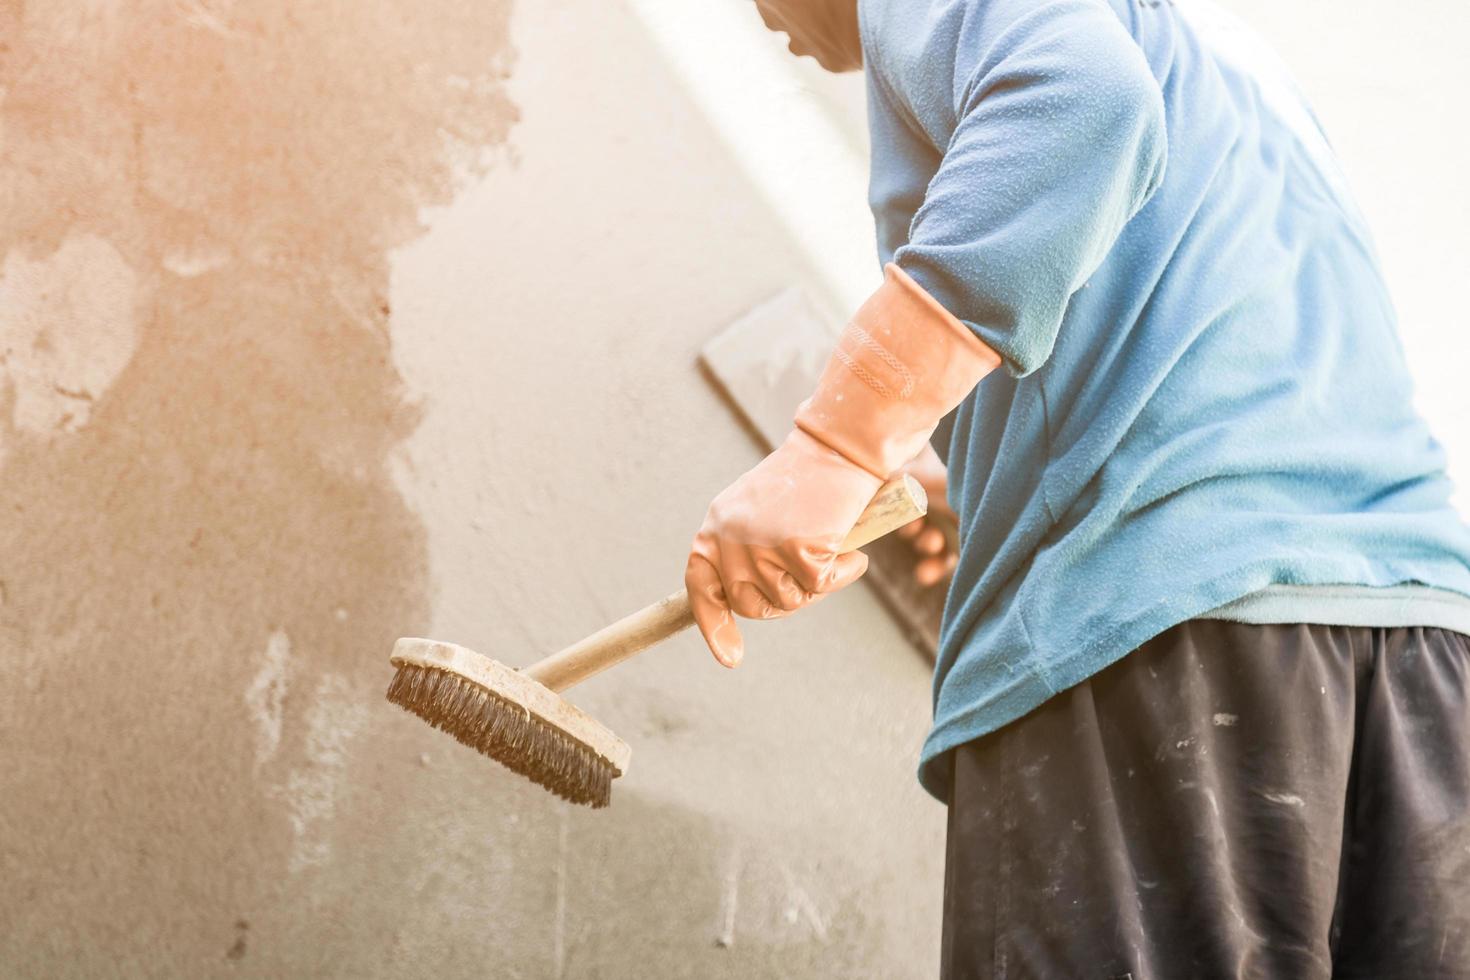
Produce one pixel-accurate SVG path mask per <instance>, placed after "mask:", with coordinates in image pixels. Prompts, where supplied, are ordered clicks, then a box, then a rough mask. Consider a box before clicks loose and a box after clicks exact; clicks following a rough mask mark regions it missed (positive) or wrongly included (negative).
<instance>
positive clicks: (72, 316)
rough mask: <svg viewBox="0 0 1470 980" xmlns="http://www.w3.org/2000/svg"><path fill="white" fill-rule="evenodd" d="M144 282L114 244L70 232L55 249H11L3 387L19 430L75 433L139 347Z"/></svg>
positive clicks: (2, 333)
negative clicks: (30, 252) (38, 253)
mask: <svg viewBox="0 0 1470 980" xmlns="http://www.w3.org/2000/svg"><path fill="white" fill-rule="evenodd" d="M137 293H138V282H137V277H136V276H135V275H134V274H133V270H132V268H131V267H130V266H129V265H128V263H127V261H126V260H125V259H124V258H123V257H122V255H121V254H120V253H119V252H118V250H117V249H116V248H114V247H113V246H112V245H111V243H109V242H107V241H105V240H103V239H102V238H99V237H97V236H96V235H91V234H86V233H77V234H70V235H68V236H67V237H66V238H65V239H64V240H63V241H62V243H61V247H60V248H58V249H56V250H55V251H54V252H52V253H51V254H50V255H44V256H42V257H39V258H36V259H30V258H27V256H26V255H25V254H24V252H23V250H22V249H20V248H14V247H12V248H11V250H10V251H9V252H7V253H6V255H5V261H4V264H3V266H0V391H3V389H4V388H5V387H8V388H9V389H10V393H11V395H12V397H13V399H14V403H13V408H12V419H11V421H12V424H13V425H14V426H15V428H16V429H18V430H20V431H21V432H26V433H31V434H35V435H42V436H46V435H50V434H52V433H56V432H76V431H78V430H79V429H81V428H82V427H83V426H85V425H86V424H87V421H88V420H89V419H90V418H91V415H92V408H93V406H94V405H95V404H96V402H97V401H98V399H100V398H101V397H102V396H103V394H105V393H106V391H107V389H108V388H109V387H111V385H112V382H113V381H114V380H116V378H117V376H118V374H120V373H121V372H122V370H123V368H124V367H126V366H127V363H128V361H129V360H130V359H131V358H132V356H133V350H134V348H135V347H136V346H137V325H136V323H135V322H134V306H135V304H136V302H137Z"/></svg>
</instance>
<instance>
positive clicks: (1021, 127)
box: [860, 0, 1470, 799]
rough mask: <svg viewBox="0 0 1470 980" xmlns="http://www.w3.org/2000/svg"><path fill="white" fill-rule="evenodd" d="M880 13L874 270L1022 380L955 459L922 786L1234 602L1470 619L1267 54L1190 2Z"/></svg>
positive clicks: (1468, 584)
mask: <svg viewBox="0 0 1470 980" xmlns="http://www.w3.org/2000/svg"><path fill="white" fill-rule="evenodd" d="M860 22H861V28H862V34H863V50H864V55H865V58H866V70H867V79H868V90H869V117H870V119H869V121H870V126H871V130H872V142H873V159H872V184H871V195H870V196H871V204H872V208H873V214H874V216H875V218H876V220H877V227H878V237H879V253H880V258H881V259H882V260H883V261H888V260H892V261H895V262H897V263H898V265H899V266H901V267H902V268H903V269H904V270H905V271H906V272H908V273H909V275H911V276H913V278H914V279H915V280H917V281H918V282H919V283H920V284H921V285H922V286H924V287H925V288H926V289H927V290H928V291H929V292H930V293H931V294H933V295H934V296H935V297H936V298H937V299H938V300H939V301H940V302H941V303H943V304H944V306H945V307H946V308H948V309H949V310H950V311H951V312H953V313H954V314H955V315H956V316H957V317H959V318H960V319H961V320H963V321H964V322H965V323H966V324H968V325H969V326H970V327H971V328H972V329H973V330H974V331H975V332H976V333H977V334H978V335H979V336H980V337H981V339H983V340H984V341H985V342H986V343H987V344H989V345H990V346H991V347H993V348H994V349H995V350H996V351H998V352H999V353H1000V354H1001V355H1002V357H1003V358H1004V361H1005V368H1006V370H1005V371H997V372H995V373H994V374H992V375H991V376H990V377H988V378H986V379H985V381H983V382H982V383H981V384H980V386H979V387H978V388H977V389H976V390H975V391H974V392H973V393H972V394H971V395H970V397H969V398H967V399H966V400H965V402H964V403H963V404H962V405H961V406H960V407H959V409H958V410H957V412H956V413H955V415H954V417H953V429H952V434H951V436H950V440H949V445H948V453H947V454H946V455H947V457H948V461H949V470H950V499H951V502H952V504H953V505H954V506H955V509H956V511H957V512H958V514H959V519H960V533H961V540H962V542H963V545H962V549H961V552H962V553H961V555H960V561H959V566H958V568H957V569H956V571H955V575H954V579H953V582H952V584H951V586H950V593H949V602H948V606H947V609H946V615H945V622H944V626H943V629H942V631H941V637H940V650H939V655H938V661H937V665H936V671H935V687H934V696H935V706H934V727H933V729H932V731H931V732H930V735H929V737H928V740H927V741H926V743H925V746H924V750H923V756H922V762H921V765H920V779H921V781H922V782H923V784H924V786H925V787H926V788H927V789H928V790H929V791H930V792H931V793H933V794H934V795H936V796H938V797H939V798H941V799H944V798H945V797H946V796H947V792H948V779H949V767H948V765H946V764H945V755H944V754H945V753H946V751H947V750H949V749H951V748H953V747H955V746H957V745H959V744H961V743H963V742H966V741H968V740H970V739H974V738H976V737H978V736H980V735H983V734H985V733H987V732H989V731H992V730H994V729H996V728H998V727H1000V726H1001V725H1004V724H1006V723H1007V722H1009V721H1011V720H1013V719H1015V718H1018V717H1019V716H1021V715H1023V714H1025V713H1026V712H1028V711H1030V710H1031V709H1033V708H1035V707H1037V706H1038V705H1040V704H1041V703H1042V702H1043V701H1045V700H1046V699H1047V698H1049V697H1051V696H1052V695H1053V694H1055V693H1056V692H1058V691H1062V690H1064V689H1066V688H1068V687H1071V686H1072V685H1074V684H1077V683H1080V682H1081V681H1083V680H1085V679H1087V678H1088V677H1090V676H1091V675H1093V674H1095V673H1096V672H1098V671H1100V670H1102V669H1103V668H1104V667H1106V666H1108V665H1109V664H1111V663H1113V662H1115V661H1117V660H1118V659H1119V658H1121V657H1123V656H1124V655H1125V654H1126V653H1127V652H1128V651H1130V650H1132V649H1134V648H1136V647H1138V646H1139V645H1140V644H1142V643H1143V642H1144V641H1146V640H1147V639H1149V638H1150V637H1152V636H1154V635H1156V634H1158V633H1160V632H1162V631H1163V630H1166V629H1168V628H1169V627H1170V626H1173V625H1175V624H1177V623H1179V622H1182V621H1184V620H1186V619H1190V618H1194V617H1198V616H1201V615H1204V614H1207V613H1209V612H1210V611H1211V610H1215V609H1217V608H1218V607H1221V606H1225V605H1226V604H1231V603H1236V602H1238V601H1240V600H1242V598H1243V597H1248V596H1251V595H1253V594H1260V593H1263V592H1266V591H1269V590H1270V589H1272V588H1273V587H1277V588H1281V589H1286V590H1292V589H1296V590H1301V589H1303V588H1304V587H1326V586H1331V587H1334V589H1335V590H1336V594H1338V595H1341V591H1342V589H1344V588H1349V587H1359V586H1361V587H1373V588H1385V587H1395V586H1406V585H1413V586H1414V587H1415V588H1417V589H1420V590H1423V589H1425V588H1426V587H1427V588H1428V589H1429V590H1431V591H1433V590H1441V591H1439V592H1437V593H1436V594H1438V595H1441V596H1444V595H1451V596H1452V597H1453V603H1451V605H1453V604H1454V603H1461V604H1462V606H1461V611H1462V612H1463V610H1464V608H1465V607H1464V606H1463V603H1464V602H1465V601H1466V600H1465V599H1464V597H1465V596H1470V530H1467V529H1466V527H1465V526H1464V524H1463V523H1462V522H1461V521H1460V520H1459V518H1458V517H1457V515H1456V514H1455V512H1454V511H1453V510H1452V508H1451V506H1450V504H1449V498H1450V492H1451V487H1450V484H1449V481H1448V479H1447V478H1446V476H1445V472H1444V462H1445V461H1444V456H1443V453H1442V451H1441V449H1440V447H1439V446H1438V445H1437V444H1436V442H1435V441H1434V439H1433V438H1432V437H1431V436H1430V433H1429V431H1428V429H1427V427H1426V426H1425V424H1424V422H1423V421H1422V420H1421V419H1420V418H1419V417H1418V416H1417V415H1416V414H1415V412H1414V410H1413V408H1412V404H1411V389H1410V383H1409V376H1408V371H1407V368H1406V365H1405V361H1404V357H1403V353H1402V350H1401V347H1400V344H1399V340H1398V337H1397V335H1396V331H1395V321H1394V312H1393V309H1392V306H1391V304H1390V301H1389V297H1388V294H1387V291H1386V289H1385V287H1384V283H1383V279H1382V276H1381V274H1380V272H1379V269H1378V264H1377V261H1376V259H1375V257H1374V252H1373V245H1372V243H1371V241H1370V238H1369V234H1368V230H1367V228H1366V226H1365V224H1364V221H1363V218H1362V216H1361V215H1360V214H1359V212H1358V210H1357V208H1356V207H1355V205H1354V204H1353V202H1352V198H1351V195H1350V194H1349V192H1348V189H1347V187H1346V185H1345V182H1344V179H1343V175H1342V172H1341V170H1340V168H1339V166H1338V164H1337V162H1336V160H1335V159H1334V157H1333V154H1332V152H1331V150H1330V148H1329V147H1328V144H1327V141H1326V139H1325V138H1324V136H1323V134H1322V132H1321V130H1320V128H1319V127H1318V125H1317V123H1316V121H1315V120H1314V119H1313V117H1312V115H1311V113H1310V111H1309V110H1308V109H1307V107H1306V105H1305V103H1304V101H1303V100H1302V98H1301V96H1300V95H1299V93H1298V92H1297V91H1296V89H1295V87H1294V86H1293V84H1292V83H1291V81H1290V79H1289V77H1288V76H1287V74H1286V72H1285V71H1284V70H1283V69H1282V68H1281V67H1280V65H1279V64H1278V63H1276V62H1275V60H1274V59H1273V58H1272V57H1271V56H1270V55H1269V53H1267V52H1264V51H1263V50H1261V48H1260V45H1259V43H1258V42H1256V41H1254V40H1253V39H1252V38H1251V37H1250V35H1249V34H1248V33H1246V32H1245V31H1244V30H1242V29H1241V28H1240V27H1238V26H1237V25H1236V24H1235V23H1234V22H1233V21H1231V20H1229V19H1228V18H1227V17H1226V16H1225V15H1224V14H1222V13H1221V12H1219V11H1218V10H1217V9H1216V8H1214V7H1213V6H1209V5H1207V4H1205V3H1202V2H1199V0H1174V2H1170V0H861V3H860ZM1310 592H1311V589H1310V588H1307V589H1306V593H1307V594H1308V599H1309V596H1310ZM1281 595H1284V596H1285V598H1284V599H1282V600H1281V601H1284V602H1285V603H1286V606H1287V610H1288V611H1287V613H1286V615H1288V616H1289V615H1291V612H1290V610H1291V608H1292V603H1293V602H1299V601H1307V600H1306V599H1303V598H1302V596H1301V593H1293V592H1290V591H1286V592H1284V593H1281ZM1293 595H1296V596H1297V598H1296V599H1293V598H1292V596H1293ZM1303 618H1305V617H1303ZM1383 625H1391V624H1383ZM1423 625H1434V624H1432V623H1424V624H1423Z"/></svg>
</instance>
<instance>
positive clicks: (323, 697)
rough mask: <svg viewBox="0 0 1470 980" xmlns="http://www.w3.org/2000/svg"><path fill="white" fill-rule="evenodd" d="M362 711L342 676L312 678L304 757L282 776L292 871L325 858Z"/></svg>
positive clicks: (328, 854) (362, 722)
mask: <svg viewBox="0 0 1470 980" xmlns="http://www.w3.org/2000/svg"><path fill="white" fill-rule="evenodd" d="M367 716H368V709H367V705H366V704H364V703H363V701H362V699H361V698H360V697H358V696H356V695H355V694H354V692H353V690H352V688H351V687H350V686H349V684H348V683H347V680H346V679H345V678H343V677H341V676H339V675H336V674H327V675H326V676H324V677H322V679H321V680H320V681H318V682H317V686H316V693H315V695H314V696H313V700H312V704H311V708H310V710H308V712H307V715H306V748H305V760H304V762H303V763H302V765H301V766H300V767H298V768H297V769H295V770H294V771H292V773H291V775H290V776H289V777H287V780H286V785H285V788H284V791H283V796H284V798H285V801H286V806H287V810H288V811H289V814H290V820H291V829H292V832H293V834H294V835H295V844H294V846H293V847H292V850H291V857H290V862H289V865H288V866H289V868H290V870H291V872H292V873H293V874H294V873H297V872H300V871H302V870H304V869H306V868H309V867H312V866H314V865H320V864H325V863H326V861H327V859H328V858H329V857H331V839H330V836H329V831H330V825H331V821H332V818H333V816H335V814H336V811H337V797H338V795H339V793H340V792H341V788H342V782H343V780H344V779H345V777H346V773H347V744H348V742H350V741H351V740H352V739H353V738H354V737H356V736H357V734H358V733H359V732H361V731H362V728H363V726H364V725H365V724H367Z"/></svg>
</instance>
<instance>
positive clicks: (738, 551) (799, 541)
mask: <svg viewBox="0 0 1470 980" xmlns="http://www.w3.org/2000/svg"><path fill="white" fill-rule="evenodd" d="M999 363H1000V356H999V355H997V354H996V353H995V352H994V351H993V350H991V349H990V347H988V346H987V345H986V344H985V343H983V342H982V341H981V340H980V338H979V337H977V336H976V335H975V334H974V332H973V331H971V330H970V329H969V328H968V327H966V326H965V325H964V324H963V323H961V322H960V321H959V320H957V319H955V317H954V316H952V315H951V314H950V313H949V312H948V311H946V310H945V309H944V307H942V306H940V305H939V302H938V301H937V300H935V299H934V298H933V297H932V296H930V295H929V294H928V293H926V292H925V291H924V289H923V288H922V287H921V286H919V284H918V283H916V282H914V281H913V280H912V279H911V278H909V276H908V275H907V274H905V273H904V272H903V270H901V269H899V268H898V266H896V265H892V264H890V265H889V266H888V267H887V269H886V270H885V277H884V281H883V285H882V286H880V287H879V288H878V290H877V291H876V292H875V293H873V295H872V296H870V297H869V298H868V300H867V302H865V303H864V304H863V305H862V307H861V308H859V309H858V311H857V313H856V314H854V315H853V318H852V321H851V322H850V323H849V324H848V325H847V329H846V330H844V331H843V333H842V337H841V339H840V340H839V341H838V344H837V349H836V350H835V351H834V352H833V354H832V359H831V360H830V361H828V362H827V367H826V369H825V370H824V371H823V372H822V377H821V380H820V381H819V382H818V384H817V389H816V391H814V392H813V393H812V396H811V397H810V398H808V399H807V400H806V401H805V402H803V403H802V404H801V407H800V408H798V409H797V412H796V428H795V429H794V430H793V431H792V433H791V434H790V435H789V436H787V437H786V440H785V442H783V443H782V444H781V446H780V447H779V448H778V449H777V450H776V451H775V452H773V453H771V455H769V456H767V457H766V458H765V459H764V460H762V461H761V462H760V463H759V464H758V465H757V466H756V467H755V468H754V469H753V470H751V471H750V472H748V473H746V474H745V475H744V476H742V477H741V478H740V479H739V480H737V481H735V483H733V484H732V485H731V486H730V487H728V488H727V489H726V490H725V491H724V492H722V493H721V494H720V495H719V496H718V497H716V498H715V501H714V503H712V504H711V505H710V508H709V512H708V513H707V514H706V515H705V519H704V524H703V526H702V527H701V528H700V529H699V533H698V534H697V535H696V536H695V539H694V544H693V546H692V548H691V549H690V555H689V564H688V566H687V568H686V569H685V573H684V584H685V586H686V587H687V588H688V590H689V604H690V606H691V608H692V609H693V611H694V620H695V623H696V624H697V625H698V626H699V630H700V632H701V633H703V634H704V639H705V642H706V643H708V644H709V647H710V650H711V651H713V653H714V655H715V659H716V660H718V661H719V662H720V663H722V664H724V665H725V666H727V667H733V666H735V665H736V664H738V663H739V662H740V658H741V656H742V654H743V644H742V641H741V639H740V630H739V628H738V627H736V625H735V622H734V619H733V617H732V613H739V614H740V615H742V616H746V617H748V618H763V619H765V618H771V617H774V616H781V615H785V614H786V613H789V612H792V611H794V610H796V609H799V608H801V607H802V606H805V605H809V604H810V603H811V602H813V601H815V600H816V599H817V598H818V597H820V596H822V595H826V594H828V593H831V592H834V591H836V590H837V589H840V588H842V587H844V586H846V585H848V584H849V583H851V582H852V581H854V580H856V579H857V578H858V576H860V575H861V574H862V573H863V571H865V570H866V568H867V559H866V558H865V557H862V556H861V555H859V554H852V555H845V556H840V557H839V556H837V554H836V551H837V548H838V547H839V546H840V545H841V543H842V540H843V538H845V537H846V536H847V532H848V531H850V530H851V529H852V526H853V525H854V524H855V523H856V522H857V519H858V517H859V515H861V514H862V512H863V508H865V507H866V506H867V505H868V502H869V501H870V500H871V499H872V497H873V495H874V494H875V493H877V491H878V488H879V487H880V486H882V484H883V482H884V481H885V480H887V479H888V477H889V476H891V475H892V474H893V473H895V472H897V471H898V469H899V468H900V467H902V466H903V465H904V464H905V463H907V462H909V461H910V460H912V459H914V457H916V456H918V455H919V452H920V450H922V449H923V448H924V447H925V446H926V445H927V443H928V439H929V435H930V434H931V433H932V432H933V431H934V427H935V426H936V425H938V424H939V420H940V419H941V418H943V417H944V416H945V415H946V414H947V413H948V412H949V411H950V410H951V409H953V408H954V407H955V406H956V405H958V404H959V403H960V401H961V400H962V399H963V398H964V397H965V396H966V395H967V394H969V393H970V391H971V389H973V388H974V387H975V385H976V384H978V383H979V381H980V379H981V378H982V377H984V376H985V375H986V374H988V373H990V371H992V370H993V369H994V368H995V367H996V366H997V365H999Z"/></svg>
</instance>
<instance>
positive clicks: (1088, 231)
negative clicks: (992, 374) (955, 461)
mask: <svg viewBox="0 0 1470 980" xmlns="http://www.w3.org/2000/svg"><path fill="white" fill-rule="evenodd" d="M956 66H957V68H956V75H957V77H956V78H955V79H954V99H955V120H956V124H955V129H954V132H953V135H952V137H951V138H950V140H949V144H948V146H947V147H946V148H945V150H944V153H943V158H942V160H941V162H940V164H939V167H938V170H937V171H936V172H935V174H934V177H933V179H932V180H931V181H930V182H929V186H928V188H927V189H926V191H925V193H924V199H923V203H922V204H921V205H920V206H919V208H918V210H917V212H916V213H915V214H914V217H913V223H912V225H911V227H910V228H909V232H908V241H907V243H906V244H904V245H903V246H902V247H900V248H899V249H898V250H897V251H896V253H895V255H894V261H896V262H897V263H898V265H899V266H900V267H901V268H902V269H903V270H904V271H905V272H907V273H908V274H909V275H911V276H913V278H914V279H915V280H916V281H917V282H918V283H919V284H920V285H922V286H924V288H925V289H927V290H928V291H929V292H930V294H931V295H933V296H934V297H935V298H936V299H938V300H939V301H940V302H941V303H943V304H944V306H945V307H946V308H947V309H948V310H950V311H951V312H952V313H954V315H955V316H957V317H958V318H960V319H961V320H963V321H965V322H966V323H967V324H969V326H970V327H971V328H972V329H973V330H975V331H976V332H977V333H978V334H979V335H980V337H981V338H982V339H983V340H984V341H985V342H986V343H987V344H989V345H990V346H991V347H993V348H994V349H995V350H996V351H997V352H998V353H999V354H1000V355H1001V356H1002V357H1003V358H1004V359H1005V364H1006V367H1007V369H1008V370H1009V371H1010V372H1011V373H1012V374H1014V375H1017V376H1022V375H1026V374H1029V373H1031V372H1032V371H1034V370H1036V369H1037V368H1038V367H1040V366H1041V365H1042V364H1043V363H1045V362H1046V359H1047V358H1048V357H1049V356H1050V354H1051V350H1052V346H1053V344H1054V343H1055V341H1056V336H1057V331H1058V329H1059V327H1060V326H1061V323H1062V317H1063V315H1064V314H1065V312H1066V309H1067V303H1068V301H1069V300H1070V299H1071V296H1072V294H1073V293H1074V292H1076V290H1077V289H1079V288H1080V287H1081V286H1082V285H1083V284H1084V283H1085V282H1086V281H1087V278H1088V276H1090V275H1091V274H1092V272H1093V271H1094V270H1095V269H1096V268H1097V267H1098V265H1099V264H1100V263H1101V262H1102V260H1103V258H1104V257H1105V256H1106V255H1107V253H1108V250H1109V249H1110V248H1111V247H1112V245H1113V242H1114V241H1115V240H1116V239H1117V237H1118V234H1119V233H1120V232H1121V231H1122V229H1123V226H1124V225H1125V224H1126V223H1127V222H1128V220H1129V219H1130V218H1132V217H1133V215H1134V214H1136V213H1137V212H1138V211H1139V209H1141V208H1142V207H1143V205H1144V204H1145V203H1146V202H1147V200H1148V198H1149V195H1151V194H1152V193H1153V191H1154V189H1155V188H1156V187H1157V186H1158V184H1159V182H1160V180H1161V179H1162V177H1163V171H1164V161H1165V157H1166V152H1167V151H1166V144H1167V139H1166V135H1165V130H1164V102H1163V95H1162V92H1161V91H1160V89H1159V86H1158V83H1157V82H1156V81H1155V79H1154V77H1153V75H1152V73H1151V72H1150V70H1149V67H1148V64H1147V62H1146V61H1145V60H1144V57H1143V54H1142V52H1140V51H1139V49H1138V47H1137V45H1136V44H1134V42H1133V40H1132V38H1130V37H1129V36H1128V34H1127V32H1126V31H1125V30H1124V29H1123V26H1122V24H1121V23H1120V22H1119V21H1118V19H1117V18H1116V17H1115V16H1114V15H1113V14H1112V13H1111V12H1110V11H1109V10H1108V9H1107V8H1106V7H1105V6H1104V5H1102V4H1098V3H1095V2H1090V0H1054V2H1049V3H1043V4H1040V5H1039V6H1038V7H1036V8H1035V9H1034V10H1033V11H1032V12H1031V13H1029V14H1028V15H1026V16H1023V17H1021V18H1019V19H1017V20H1016V21H1015V22H1013V23H1011V24H1010V25H1009V26H1008V27H1007V28H1006V29H1005V31H1004V32H1003V33H1002V34H1001V35H1000V36H999V37H997V38H996V39H995V40H994V42H993V43H992V44H990V45H988V46H986V48H985V50H983V51H980V52H978V53H977V54H976V56H975V57H973V58H971V59H969V60H967V59H966V58H965V57H960V58H958V59H957V61H956Z"/></svg>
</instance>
